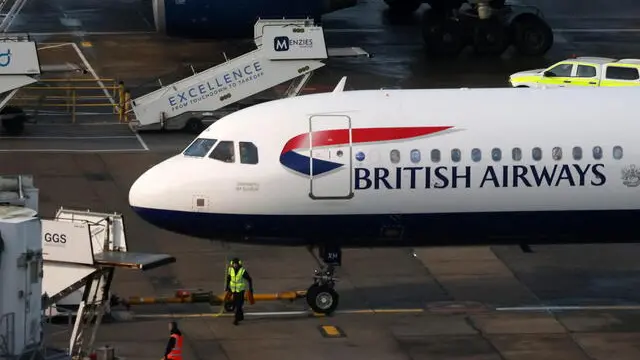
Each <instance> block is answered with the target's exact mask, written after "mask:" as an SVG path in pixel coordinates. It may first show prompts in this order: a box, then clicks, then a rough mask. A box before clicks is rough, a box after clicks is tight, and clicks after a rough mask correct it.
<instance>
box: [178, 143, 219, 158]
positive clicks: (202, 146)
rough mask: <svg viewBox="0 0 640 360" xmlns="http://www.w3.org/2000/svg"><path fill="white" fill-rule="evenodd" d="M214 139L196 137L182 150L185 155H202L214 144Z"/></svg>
mask: <svg viewBox="0 0 640 360" xmlns="http://www.w3.org/2000/svg"><path fill="white" fill-rule="evenodd" d="M216 141H218V140H216V139H203V138H199V139H196V140H195V141H194V142H193V143H191V145H189V147H188V148H187V149H186V150H185V151H184V152H183V154H184V155H186V156H193V157H203V156H205V155H207V154H208V153H209V150H211V148H212V147H213V145H215V143H216Z"/></svg>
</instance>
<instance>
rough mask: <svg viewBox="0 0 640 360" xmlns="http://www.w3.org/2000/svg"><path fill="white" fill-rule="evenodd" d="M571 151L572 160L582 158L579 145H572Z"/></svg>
mask: <svg viewBox="0 0 640 360" xmlns="http://www.w3.org/2000/svg"><path fill="white" fill-rule="evenodd" d="M572 152H573V160H581V159H582V148H581V147H580V146H574V147H573V151H572Z"/></svg>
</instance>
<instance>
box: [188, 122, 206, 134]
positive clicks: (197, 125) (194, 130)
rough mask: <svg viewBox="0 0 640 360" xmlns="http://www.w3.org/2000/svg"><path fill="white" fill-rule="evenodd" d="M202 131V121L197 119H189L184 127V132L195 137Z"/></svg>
mask: <svg viewBox="0 0 640 360" xmlns="http://www.w3.org/2000/svg"><path fill="white" fill-rule="evenodd" d="M202 130H204V125H203V124H202V121H201V120H200V119H197V118H191V119H189V120H188V121H187V123H186V124H185V125H184V131H186V132H188V133H190V134H196V135H197V134H200V133H201V132H202Z"/></svg>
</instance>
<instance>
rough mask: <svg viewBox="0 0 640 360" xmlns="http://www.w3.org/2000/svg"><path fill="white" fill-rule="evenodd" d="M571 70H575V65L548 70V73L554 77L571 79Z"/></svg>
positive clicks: (558, 66)
mask: <svg viewBox="0 0 640 360" xmlns="http://www.w3.org/2000/svg"><path fill="white" fill-rule="evenodd" d="M571 69H573V64H560V65H557V66H554V67H552V68H551V69H549V70H547V72H550V73H551V75H552V76H557V77H569V76H571Z"/></svg>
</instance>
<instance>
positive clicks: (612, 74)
mask: <svg viewBox="0 0 640 360" xmlns="http://www.w3.org/2000/svg"><path fill="white" fill-rule="evenodd" d="M606 77H607V79H612V80H638V78H640V77H639V76H638V70H637V69H636V68H631V67H622V66H607V72H606Z"/></svg>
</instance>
